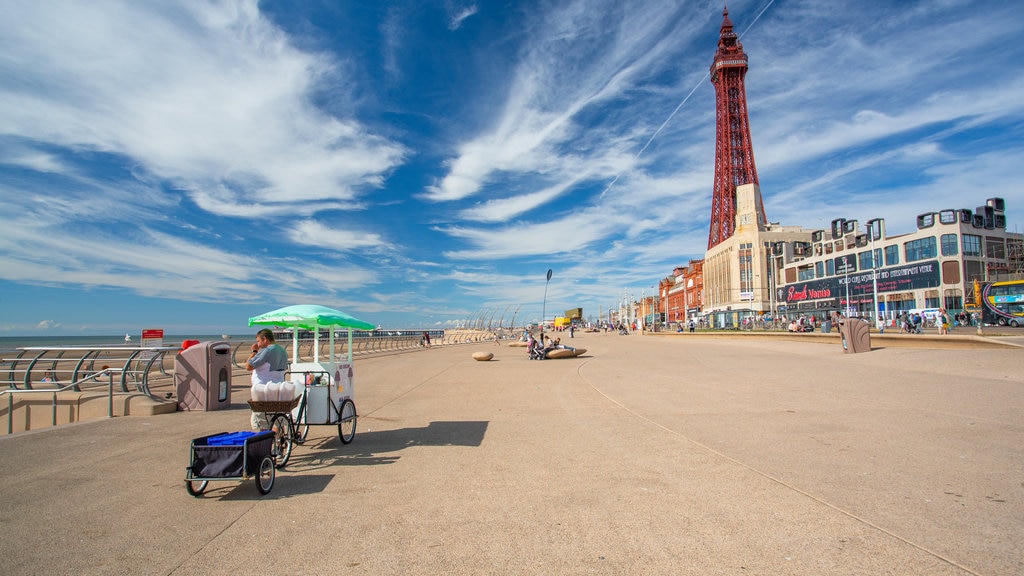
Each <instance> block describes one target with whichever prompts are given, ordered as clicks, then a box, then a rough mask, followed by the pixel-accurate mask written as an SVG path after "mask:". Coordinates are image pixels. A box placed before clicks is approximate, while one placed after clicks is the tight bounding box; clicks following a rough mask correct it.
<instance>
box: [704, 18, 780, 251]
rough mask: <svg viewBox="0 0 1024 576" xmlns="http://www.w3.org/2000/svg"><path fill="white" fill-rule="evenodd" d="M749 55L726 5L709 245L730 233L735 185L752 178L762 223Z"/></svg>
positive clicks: (716, 67) (717, 62)
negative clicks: (747, 84) (749, 114)
mask: <svg viewBox="0 0 1024 576" xmlns="http://www.w3.org/2000/svg"><path fill="white" fill-rule="evenodd" d="M746 74H747V55H746V53H744V52H743V46H742V45H741V44H740V41H739V38H738V37H737V36H736V33H735V32H733V29H732V20H730V19H729V9H728V7H725V6H723V8H722V27H721V29H720V30H719V34H718V50H717V51H716V52H715V59H714V61H713V62H712V63H711V83H712V84H713V85H714V86H715V183H714V192H713V194H712V198H711V229H710V230H709V231H708V248H711V247H713V246H715V245H717V244H719V243H720V242H722V241H723V240H725V239H726V238H729V237H730V236H732V234H733V231H734V230H735V225H736V223H735V220H736V187H737V186H739V185H742V184H754V185H755V191H756V198H755V203H756V211H757V225H758V226H759V227H760V226H762V225H764V223H765V221H766V219H765V215H764V204H763V203H762V201H761V192H760V189H759V188H757V187H756V185H758V181H757V168H756V167H755V166H754V149H753V144H752V143H751V140H750V121H749V119H748V118H747V91H746V87H745V84H744V82H743V79H744V77H745V76H746Z"/></svg>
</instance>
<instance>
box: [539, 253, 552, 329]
mask: <svg viewBox="0 0 1024 576" xmlns="http://www.w3.org/2000/svg"><path fill="white" fill-rule="evenodd" d="M549 282H551V268H548V279H547V280H545V281H544V304H543V306H542V307H541V312H540V335H541V336H543V335H544V320H545V319H546V318H547V317H548V283H549Z"/></svg>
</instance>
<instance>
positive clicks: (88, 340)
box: [0, 334, 253, 359]
mask: <svg viewBox="0 0 1024 576" xmlns="http://www.w3.org/2000/svg"><path fill="white" fill-rule="evenodd" d="M224 336H225V335H224V334H216V335H200V336H196V335H193V334H189V335H187V336H175V335H171V336H168V335H166V334H165V335H164V338H163V345H164V346H178V345H180V344H181V343H182V341H184V340H199V341H200V342H208V341H211V340H217V341H228V342H230V341H232V340H238V341H245V340H252V339H253V336H252V334H237V335H230V334H229V335H227V336H228V338H224ZM139 345H140V342H139V337H138V336H132V341H131V342H128V343H127V344H126V343H125V341H124V336H123V335H122V336H0V358H3V359H8V358H15V357H17V356H18V354H20V353H21V352H22V351H21V350H19V348H63V347H72V346H75V347H106V346H139Z"/></svg>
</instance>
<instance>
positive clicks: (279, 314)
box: [249, 304, 376, 363]
mask: <svg viewBox="0 0 1024 576" xmlns="http://www.w3.org/2000/svg"><path fill="white" fill-rule="evenodd" d="M257 324H259V325H262V326H288V327H290V328H292V340H293V345H292V363H296V362H298V354H299V346H298V344H299V342H298V340H299V332H298V329H299V328H303V329H305V330H312V331H313V341H314V342H315V345H314V348H313V349H314V356H315V357H314V358H313V361H314V362H319V361H320V357H319V355H320V344H319V343H320V328H334V327H340V328H348V361H349V362H352V330H353V329H355V330H373V329H374V328H376V327H375V326H374V325H373V324H370V323H369V322H364V321H362V320H359V319H358V318H353V317H351V316H349V315H348V314H345V313H344V312H341V311H339V310H335V309H333V308H328V307H326V306H318V305H316V304H297V305H295V306H285V307H284V308H278V309H277V310H272V311H270V312H267V313H265V314H260V315H259V316H253V317H252V318H249V326H253V325H257ZM330 333H331V357H332V360H333V356H334V330H331V331H330Z"/></svg>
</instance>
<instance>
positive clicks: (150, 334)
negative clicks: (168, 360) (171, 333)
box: [142, 329, 164, 340]
mask: <svg viewBox="0 0 1024 576" xmlns="http://www.w3.org/2000/svg"><path fill="white" fill-rule="evenodd" d="M163 337H164V331H163V330H162V329H149V330H143V331H142V339H143V340H148V339H150V338H163Z"/></svg>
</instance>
